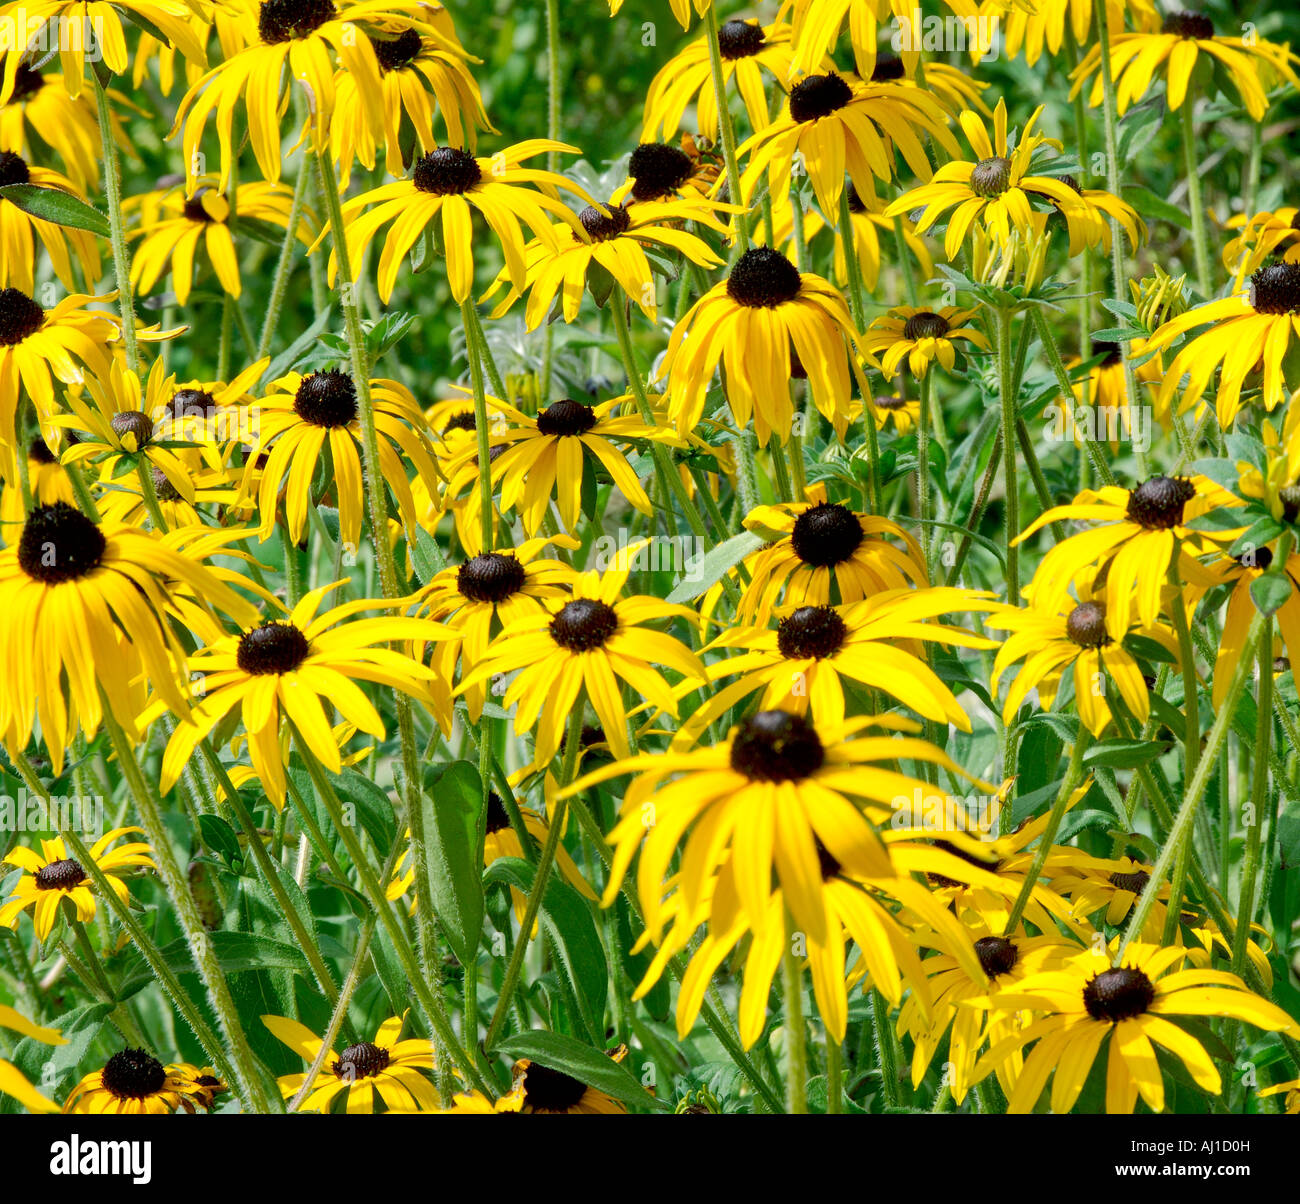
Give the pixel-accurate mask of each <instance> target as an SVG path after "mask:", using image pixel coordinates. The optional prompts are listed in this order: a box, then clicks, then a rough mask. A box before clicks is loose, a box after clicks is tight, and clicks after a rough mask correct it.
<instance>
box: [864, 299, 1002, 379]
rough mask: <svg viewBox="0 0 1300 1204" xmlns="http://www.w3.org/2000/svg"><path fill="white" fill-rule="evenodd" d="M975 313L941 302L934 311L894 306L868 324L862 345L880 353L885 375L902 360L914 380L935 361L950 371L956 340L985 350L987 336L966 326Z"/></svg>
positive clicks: (869, 350) (897, 368)
mask: <svg viewBox="0 0 1300 1204" xmlns="http://www.w3.org/2000/svg"><path fill="white" fill-rule="evenodd" d="M975 312H976V311H975V310H973V309H958V308H957V307H956V306H955V305H945V306H944V307H943V308H942V309H940V310H938V311H934V310H929V309H917V308H916V307H915V306H911V305H896V306H895V307H894V308H893V309H891V310H890V311H889V313H887V314H885V315H883V316H881V317H879V318H876V319H875V320H874V321H873V322H872V323H871V326H870V328H869V329H868V330H867V331H866V333H865V334H863V336H862V347H863V350H865V351H868V352H877V353H879V352H883V353H884V354H883V356H881V359H880V367H881V371H883V372H884V374H885V375H886V376H895V375H897V373H898V370H899V367H900V365H901V364H902V362H903V360H904V359H906V360H907V367H908V370H909V371H910V372H911V374H912V375H913V376H914V377H916V379H917V380H920V379H921V378H922V377H923V376H925V374H926V373H927V372H928V371H929V370H930V365H931V364H933V363H934V362H935V361H936V360H938V362H939V363H941V364H942V365H943V366H944V367H945V368H947V369H948V371H950V372H951V371H952V369H953V367H954V365H955V364H956V362H957V347H956V341H957V340H958V339H964V340H965V341H966V342H968V343H970V345H971V346H972V347H978V348H980V349H981V350H982V351H987V350H988V349H989V342H988V339H986V338H985V337H984V335H983V334H981V333H980V331H978V330H977V329H976V328H975V327H974V326H969V325H967V323H968V322H969V321H970V319H971V318H972V317H974V316H975Z"/></svg>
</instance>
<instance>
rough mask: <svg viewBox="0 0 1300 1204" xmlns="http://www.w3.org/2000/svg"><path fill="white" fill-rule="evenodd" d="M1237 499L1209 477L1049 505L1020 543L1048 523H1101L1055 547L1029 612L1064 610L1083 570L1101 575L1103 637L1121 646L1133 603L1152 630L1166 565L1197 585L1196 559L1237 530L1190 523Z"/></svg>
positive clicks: (1155, 480) (1167, 480) (1109, 490)
mask: <svg viewBox="0 0 1300 1204" xmlns="http://www.w3.org/2000/svg"><path fill="white" fill-rule="evenodd" d="M1239 505H1241V500H1240V499H1239V498H1236V497H1234V496H1233V495H1232V494H1231V493H1229V492H1228V491H1227V490H1226V489H1224V488H1223V487H1222V486H1219V485H1216V484H1215V483H1214V482H1213V481H1211V480H1209V478H1207V477H1202V476H1192V477H1160V476H1156V477H1150V478H1148V479H1147V480H1145V481H1143V482H1142V483H1141V484H1140V485H1138V486H1137V488H1136V489H1123V488H1121V487H1119V486H1118V485H1107V486H1105V487H1104V488H1102V489H1098V490H1095V491H1094V490H1091V489H1085V490H1084V491H1083V492H1082V493H1080V494H1079V495H1078V497H1076V498H1075V499H1074V501H1073V502H1072V503H1070V504H1069V505H1067V506H1053V507H1052V508H1051V509H1050V510H1048V511H1047V512H1046V513H1044V514H1041V515H1039V517H1038V518H1036V519H1035V520H1034V521H1033V522H1032V523H1030V524H1029V526H1027V527H1026V528H1025V529H1024V530H1023V531H1022V532H1021V533H1020V537H1019V539H1017V541H1016V542H1017V543H1023V542H1024V541H1025V540H1026V539H1029V538H1030V536H1032V535H1033V534H1034V533H1035V532H1036V531H1039V530H1041V529H1042V528H1043V527H1045V526H1047V525H1048V524H1049V523H1054V522H1061V521H1064V520H1067V519H1086V520H1091V521H1094V522H1098V523H1101V524H1102V525H1101V526H1095V527H1090V528H1089V529H1087V530H1085V531H1080V532H1079V533H1078V534H1077V535H1071V536H1070V537H1069V538H1068V539H1065V540H1063V541H1062V542H1061V543H1058V544H1056V545H1054V546H1053V547H1052V549H1051V550H1050V551H1049V552H1048V553H1047V555H1046V556H1044V557H1043V559H1042V563H1041V564H1040V565H1039V566H1038V570H1037V571H1036V572H1035V574H1034V582H1033V590H1034V605H1035V606H1041V607H1043V608H1044V609H1046V610H1055V609H1057V608H1059V607H1061V606H1063V605H1064V603H1065V599H1066V595H1067V594H1068V592H1069V588H1070V585H1071V584H1072V583H1073V582H1074V580H1075V579H1076V578H1077V577H1078V576H1079V573H1080V571H1081V570H1082V569H1084V568H1086V567H1087V566H1089V565H1092V564H1096V566H1097V571H1098V574H1099V575H1100V573H1101V571H1102V570H1103V569H1105V570H1106V577H1105V581H1106V617H1105V627H1106V633H1107V634H1108V635H1109V636H1110V638H1111V639H1112V640H1116V641H1119V640H1122V639H1123V638H1124V637H1125V636H1126V635H1127V634H1128V631H1129V626H1130V621H1131V616H1132V613H1133V603H1134V601H1135V600H1136V602H1137V613H1138V619H1139V622H1140V623H1141V624H1142V625H1143V626H1144V627H1151V626H1153V625H1154V624H1155V621H1156V617H1157V616H1158V615H1159V614H1160V605H1161V601H1162V595H1161V591H1162V590H1163V589H1164V586H1165V583H1166V580H1167V578H1168V575H1169V569H1170V566H1171V565H1173V564H1174V563H1175V562H1177V565H1178V572H1179V577H1180V580H1182V581H1196V580H1198V579H1199V578H1200V577H1201V576H1202V575H1203V573H1204V570H1203V569H1201V568H1200V566H1199V565H1198V564H1197V562H1196V557H1198V556H1201V555H1205V554H1207V553H1209V552H1211V551H1213V550H1214V549H1215V547H1216V541H1217V542H1218V543H1223V542H1231V541H1232V540H1234V539H1236V537H1237V536H1238V535H1240V534H1241V530H1235V529H1234V530H1231V531H1197V530H1193V529H1192V528H1191V527H1189V526H1188V524H1189V523H1190V522H1191V521H1192V520H1193V519H1197V518H1200V517H1201V515H1203V514H1208V513H1209V512H1210V511H1211V510H1217V509H1218V508H1219V507H1221V506H1239Z"/></svg>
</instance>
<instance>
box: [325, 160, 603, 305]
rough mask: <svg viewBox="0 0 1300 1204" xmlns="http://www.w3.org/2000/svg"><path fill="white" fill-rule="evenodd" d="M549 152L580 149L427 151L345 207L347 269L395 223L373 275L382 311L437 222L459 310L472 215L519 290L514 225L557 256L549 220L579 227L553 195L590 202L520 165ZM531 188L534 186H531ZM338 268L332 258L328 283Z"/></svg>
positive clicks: (468, 269)
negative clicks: (482, 153)
mask: <svg viewBox="0 0 1300 1204" xmlns="http://www.w3.org/2000/svg"><path fill="white" fill-rule="evenodd" d="M548 151H555V152H564V153H565V154H577V153H578V148H577V147H576V146H567V145H565V144H564V143H562V142H550V141H547V140H546V139H545V138H534V139H531V140H529V141H527V142H520V143H518V144H516V145H515V146H510V147H507V148H506V149H505V150H503V151H498V152H497V153H496V154H495V155H492V156H491V157H488V158H482V159H476V158H475V157H474V156H473V155H471V154H469V152H468V151H463V150H459V149H458V148H456V147H454V146H440V147H437V148H436V149H435V150H432V151H429V152H428V154H426V155H424V156H423V157H422V158H420V159H417V160H416V163H415V167H414V168H413V169H412V171H411V175H410V177H409V178H408V179H405V180H395V181H394V182H393V183H391V184H381V185H380V186H379V187H378V188H376V189H374V190H372V191H371V192H365V193H362V194H361V195H360V196H358V197H353V198H352V200H350V201H348V202H347V204H345V205H344V206H343V218H344V221H345V222H346V223H347V234H348V255H349V256H350V258H351V260H352V262H353V263H360V262H361V255H362V253H363V252H364V251H365V249H366V247H368V246H369V245H370V242H371V240H372V239H373V238H374V237H375V235H376V233H377V232H378V230H379V227H380V226H382V225H384V224H385V223H386V222H392V223H393V224H392V226H391V227H390V228H389V231H388V236H387V238H385V239H384V249H383V252H382V253H381V254H380V256H379V269H378V270H379V297H380V300H382V301H383V302H384V304H385V305H387V304H388V300H389V298H390V297H391V296H392V295H393V286H394V285H395V284H396V283H397V272H398V269H399V268H400V267H401V265H402V260H403V258H404V257H405V256H406V253H407V252H408V251H409V250H410V249H411V247H412V245H413V244H414V243H415V240H416V239H417V238H419V237H420V235H421V234H422V233H423V231H424V228H425V227H426V226H427V225H428V224H429V223H430V222H432V221H433V220H434V219H435V218H441V219H442V245H443V249H444V253H445V254H446V256H447V283H448V284H449V285H450V286H451V295H452V297H453V298H454V299H455V300H456V302H457V303H459V302H462V301H464V300H465V299H466V298H467V297H468V296H469V295H470V293H471V292H472V291H473V288H474V231H473V223H472V221H471V218H472V217H473V212H474V210H475V209H477V210H478V211H479V213H481V214H482V215H483V220H484V221H485V222H487V224H488V227H489V229H490V230H491V231H492V233H493V234H494V235H496V238H497V241H498V242H499V243H500V244H501V251H502V254H504V256H505V261H506V273H507V275H508V276H509V278H510V283H511V284H513V285H514V286H515V287H516V288H519V289H522V287H523V285H524V280H525V277H526V275H527V269H526V267H525V259H524V251H525V244H524V239H523V232H522V231H521V230H520V228H519V223H520V222H523V224H524V225H525V226H527V227H528V228H529V229H530V230H531V231H532V232H533V234H534V235H536V237H537V238H538V239H540V240H541V241H542V242H544V243H547V244H549V245H551V246H552V247H555V248H556V249H558V246H559V244H558V242H557V238H556V234H555V231H554V229H553V228H552V225H551V217H550V216H548V215H554V216H555V217H559V218H561V219H563V220H564V221H565V222H567V223H569V224H570V226H571V227H572V228H573V229H575V230H576V229H577V228H579V223H578V219H577V218H576V217H574V216H573V214H572V213H570V212H569V209H568V207H567V206H566V205H564V203H563V202H561V201H560V200H559V199H558V197H557V196H556V190H557V189H559V188H563V189H565V190H566V191H568V192H571V193H573V194H575V195H576V196H579V197H581V198H582V199H583V200H584V201H587V202H588V203H591V202H592V198H591V197H589V196H588V195H587V193H586V191H585V190H584V189H583V188H582V187H581V186H580V185H578V184H575V183H574V182H573V181H572V180H569V179H567V178H566V177H565V176H562V175H559V174H558V173H557V172H551V171H542V170H540V169H539V168H531V167H522V166H521V164H522V163H523V162H524V160H526V159H532V158H534V157H535V156H537V155H541V154H545V153H547V152H548ZM533 184H536V185H538V187H537V188H532V187H529V185H533ZM394 219H396V220H394ZM322 237H324V235H322ZM336 266H337V265H336V260H335V256H334V253H333V252H331V253H330V279H331V280H333V278H334V271H335V269H336Z"/></svg>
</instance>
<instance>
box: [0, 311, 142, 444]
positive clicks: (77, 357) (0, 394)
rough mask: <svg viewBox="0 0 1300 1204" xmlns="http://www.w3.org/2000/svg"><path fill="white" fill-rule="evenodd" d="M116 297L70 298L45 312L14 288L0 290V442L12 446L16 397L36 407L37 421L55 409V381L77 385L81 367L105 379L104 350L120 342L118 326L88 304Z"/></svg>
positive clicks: (106, 357) (107, 357) (106, 362)
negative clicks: (21, 395) (117, 341)
mask: <svg viewBox="0 0 1300 1204" xmlns="http://www.w3.org/2000/svg"><path fill="white" fill-rule="evenodd" d="M116 295H117V294H116V293H112V294H109V295H107V296H104V297H90V296H85V295H83V294H81V293H71V294H69V295H68V296H66V297H64V298H63V300H62V301H60V302H59V303H58V304H57V305H56V306H55V307H54V308H53V309H50V310H47V309H45V308H44V307H43V306H41V305H39V304H38V303H37V302H36V301H35V300H33V299H32V298H31V297H30V296H29V295H28V294H27V293H25V292H23V291H22V290H21V289H17V288H0V440H3V441H4V442H5V443H8V444H11V445H12V444H13V443H15V442H16V438H15V435H14V413H15V411H16V410H17V408H18V398H19V395H20V391H25V392H26V393H27V396H28V397H30V398H31V399H32V401H33V402H34V403H35V405H36V412H37V414H38V415H39V416H40V417H41V418H47V417H48V416H49V415H51V414H53V413H54V412H55V410H56V408H57V404H56V402H55V398H54V381H55V379H58V380H60V381H62V382H63V383H64V384H65V385H70V384H80V383H81V380H82V371H81V369H80V368H78V366H77V365H78V364H79V363H80V364H81V365H83V366H84V367H85V368H89V369H90V371H91V372H92V373H94V374H96V375H101V376H107V375H108V374H109V371H110V370H111V368H110V358H111V357H110V355H109V353H108V348H107V346H106V344H108V343H111V342H113V341H114V340H115V339H117V337H118V323H117V321H116V319H115V318H113V317H112V316H111V315H110V314H109V313H107V312H106V311H103V310H92V309H87V308H86V306H87V304H88V303H89V302H92V301H96V302H102V301H111V300H113V299H114V297H116Z"/></svg>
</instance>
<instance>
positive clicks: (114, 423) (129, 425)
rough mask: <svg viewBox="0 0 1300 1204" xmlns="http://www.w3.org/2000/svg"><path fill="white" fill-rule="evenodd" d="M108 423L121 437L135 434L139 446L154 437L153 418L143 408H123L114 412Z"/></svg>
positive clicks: (136, 443)
mask: <svg viewBox="0 0 1300 1204" xmlns="http://www.w3.org/2000/svg"><path fill="white" fill-rule="evenodd" d="M108 424H109V426H111V427H112V428H113V433H114V434H115V435H116V436H117V437H118V438H119V439H125V438H126V437H127V436H128V435H134V436H135V445H136V447H137V448H140V447H143V446H144V445H145V444H146V443H148V442H149V440H150V439H152V438H153V419H152V418H150V417H149V415H148V414H146V413H144V412H143V411H142V410H122V411H120V412H119V413H117V414H114V415H113V417H112V418H110V419H109V420H108Z"/></svg>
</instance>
